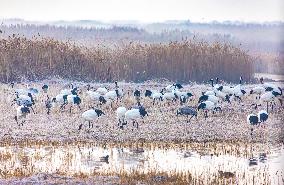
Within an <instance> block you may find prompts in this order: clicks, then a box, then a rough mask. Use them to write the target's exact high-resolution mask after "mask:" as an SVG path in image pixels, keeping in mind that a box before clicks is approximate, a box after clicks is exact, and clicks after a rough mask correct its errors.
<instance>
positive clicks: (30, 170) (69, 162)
mask: <svg viewBox="0 0 284 185" xmlns="http://www.w3.org/2000/svg"><path fill="white" fill-rule="evenodd" d="M220 148H221V149H220ZM222 148H223V149H222ZM232 148H234V149H232ZM236 149H237V150H236ZM245 150H250V151H246V152H244V151H245ZM212 151H214V152H212ZM236 151H238V152H236ZM244 153H246V155H244ZM262 153H265V154H266V155H267V156H266V158H265V159H264V160H261V159H260V158H259V157H260V155H262ZM106 155H109V159H108V161H103V160H102V159H101V157H102V156H106ZM251 157H255V158H256V159H257V165H249V158H251ZM283 161H284V147H283V145H280V146H277V147H273V148H271V147H268V146H265V145H263V146H262V145H261V146H260V147H257V148H253V147H252V148H250V147H248V148H246V147H240V146H233V147H232V146H230V147H227V146H221V147H219V149H218V151H217V150H216V148H215V149H208V148H206V146H205V147H204V150H202V149H201V150H200V148H199V149H198V150H197V149H196V150H195V149H194V147H179V146H178V145H175V146H174V147H168V148H167V147H157V146H151V147H149V146H148V147H141V146H139V147H138V145H137V146H132V147H119V146H115V145H114V146H101V145H91V144H72V145H64V146H52V145H29V146H28V145H27V146H20V145H18V146H15V145H13V146H9V145H6V146H1V147H0V169H1V170H0V177H1V178H13V177H16V178H21V177H26V176H31V175H34V174H36V173H40V172H45V173H56V174H62V175H65V176H66V175H67V176H74V175H75V174H84V175H87V176H91V175H94V174H109V175H116V174H117V175H119V174H121V173H129V174H131V173H133V172H139V173H143V174H147V173H152V172H155V173H158V172H163V173H167V174H169V175H170V176H171V175H175V174H184V175H185V176H186V175H188V174H191V177H192V178H194V179H200V180H202V181H203V182H207V183H209V182H212V181H213V180H214V179H216V178H218V177H222V176H221V175H222V174H221V172H220V171H223V172H232V173H233V174H234V175H233V176H234V177H233V179H234V182H235V183H238V184H245V183H247V184H283V167H282V166H283Z"/></svg>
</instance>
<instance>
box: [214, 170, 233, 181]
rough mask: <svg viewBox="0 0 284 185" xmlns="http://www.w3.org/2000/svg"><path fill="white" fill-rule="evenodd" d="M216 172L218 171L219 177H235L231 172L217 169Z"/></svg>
mask: <svg viewBox="0 0 284 185" xmlns="http://www.w3.org/2000/svg"><path fill="white" fill-rule="evenodd" d="M218 173H219V175H220V177H222V178H226V179H228V178H233V177H235V173H232V172H223V171H218Z"/></svg>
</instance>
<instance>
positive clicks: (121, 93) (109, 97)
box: [105, 89, 123, 100]
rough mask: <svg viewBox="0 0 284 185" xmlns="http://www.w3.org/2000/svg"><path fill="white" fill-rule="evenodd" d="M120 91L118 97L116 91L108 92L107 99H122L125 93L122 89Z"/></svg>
mask: <svg viewBox="0 0 284 185" xmlns="http://www.w3.org/2000/svg"><path fill="white" fill-rule="evenodd" d="M117 90H118V96H117V93H116V91H115V90H113V91H108V92H107V93H106V94H105V98H106V99H110V100H115V99H117V98H118V97H122V96H123V92H122V90H121V89H117Z"/></svg>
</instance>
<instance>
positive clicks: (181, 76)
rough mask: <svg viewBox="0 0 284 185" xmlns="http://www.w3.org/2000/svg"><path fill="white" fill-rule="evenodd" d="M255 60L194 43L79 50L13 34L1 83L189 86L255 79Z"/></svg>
mask: <svg viewBox="0 0 284 185" xmlns="http://www.w3.org/2000/svg"><path fill="white" fill-rule="evenodd" d="M252 74H253V69H252V58H251V57H250V56H249V55H248V54H247V53H246V52H244V51H242V50H241V49H239V48H237V47H234V46H231V45H228V44H220V43H213V44H208V43H206V42H197V41H195V40H183V41H181V42H170V43H168V44H140V43H131V42H130V43H127V44H125V45H123V46H114V47H105V46H103V45H98V46H96V47H94V48H86V47H79V46H77V45H75V44H72V43H70V42H60V41H57V40H53V39H48V38H33V39H27V38H22V37H18V36H15V35H13V36H12V37H9V38H7V39H1V40H0V81H2V82H9V81H20V80H21V79H22V78H23V77H24V78H25V79H27V80H41V79H46V78H49V77H61V78H65V79H70V80H84V81H91V80H95V81H114V80H126V81H135V82H139V81H145V80H149V79H155V78H167V79H169V80H174V81H181V82H188V81H199V82H200V81H204V80H206V81H207V80H208V79H209V78H212V77H216V76H219V77H220V78H222V79H224V80H226V81H237V80H238V77H239V76H240V75H242V76H243V77H244V78H245V79H246V80H250V79H251V78H252Z"/></svg>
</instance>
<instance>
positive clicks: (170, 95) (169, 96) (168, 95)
mask: <svg viewBox="0 0 284 185" xmlns="http://www.w3.org/2000/svg"><path fill="white" fill-rule="evenodd" d="M175 98H176V96H175V94H174V92H166V93H165V94H163V100H174V99H175Z"/></svg>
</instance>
